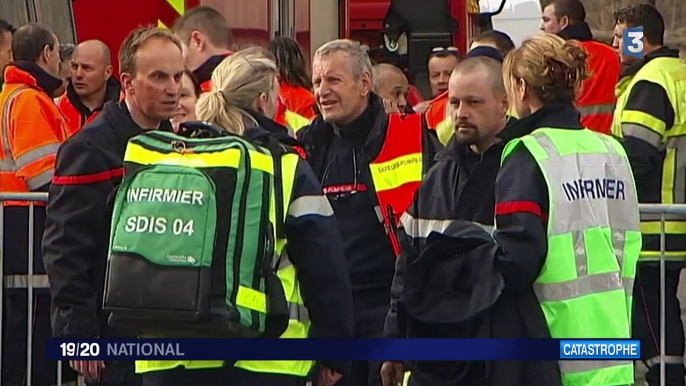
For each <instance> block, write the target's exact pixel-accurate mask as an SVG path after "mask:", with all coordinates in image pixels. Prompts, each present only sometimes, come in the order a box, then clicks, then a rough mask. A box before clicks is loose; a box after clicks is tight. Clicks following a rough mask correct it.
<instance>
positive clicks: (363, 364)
mask: <svg viewBox="0 0 686 386" xmlns="http://www.w3.org/2000/svg"><path fill="white" fill-rule="evenodd" d="M381 364H382V362H377V361H353V362H352V366H351V369H350V375H348V376H346V377H343V378H341V380H340V381H338V382H337V383H336V386H381Z"/></svg>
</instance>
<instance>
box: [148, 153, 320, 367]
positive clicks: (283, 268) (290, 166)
mask: <svg viewBox="0 0 686 386" xmlns="http://www.w3.org/2000/svg"><path fill="white" fill-rule="evenodd" d="M250 155H251V157H252V156H254V155H255V153H253V152H251V153H250ZM299 158H300V156H299V155H297V154H290V153H289V154H286V155H284V156H283V159H282V162H281V165H282V182H283V194H284V195H283V197H281V198H279V199H283V200H284V208H286V209H287V208H288V207H289V204H291V203H290V199H291V195H292V191H293V184H294V180H295V172H296V168H297V164H298V160H299ZM274 194H275V192H274V190H272V197H271V201H272V205H270V212H269V218H270V221H272V223H274V222H275V219H276V212H275V205H274V204H275V200H276V197H275V196H274ZM322 200H325V198H324V197H323V196H322ZM284 216H286V213H284ZM286 245H287V241H286V240H283V239H277V240H276V248H275V249H276V254H277V255H278V254H284V256H283V257H282V263H281V265H280V266H279V269H278V271H277V276H278V278H279V279H280V280H281V284H282V285H283V288H284V293H285V295H286V300H287V302H288V306H289V312H290V321H289V323H288V328H287V329H286V331H284V333H283V334H282V335H281V337H282V338H302V339H304V338H307V336H308V333H309V329H310V324H311V323H310V318H309V312H308V311H307V307H306V306H305V304H304V302H303V300H302V298H301V296H300V284H299V283H298V279H297V273H296V271H295V267H294V266H293V264H292V263H290V260H288V256H287V255H286V254H285V253H286ZM286 260H288V262H286ZM223 365H224V362H223V361H136V372H137V373H145V372H149V371H159V370H170V369H173V368H175V367H178V366H183V367H185V368H187V369H202V368H218V367H222V366H223ZM313 365H314V362H313V361H237V362H236V363H235V364H234V366H236V367H240V368H243V369H245V370H249V371H254V372H262V373H273V374H288V375H294V376H303V377H304V376H306V375H307V374H308V373H309V372H310V370H311V369H312V366H313Z"/></svg>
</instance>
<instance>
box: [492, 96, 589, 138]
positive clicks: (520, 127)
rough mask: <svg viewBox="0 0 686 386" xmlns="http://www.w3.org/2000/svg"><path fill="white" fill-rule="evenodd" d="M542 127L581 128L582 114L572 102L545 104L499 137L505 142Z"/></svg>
mask: <svg viewBox="0 0 686 386" xmlns="http://www.w3.org/2000/svg"><path fill="white" fill-rule="evenodd" d="M541 127H552V128H556V129H572V130H581V129H583V128H584V127H583V125H581V114H580V113H579V111H578V110H577V109H576V108H575V107H574V105H572V104H571V103H554V104H550V105H547V106H543V107H542V108H541V109H539V110H538V111H536V112H535V113H533V114H531V115H529V116H528V117H524V118H520V119H518V120H517V121H516V122H513V123H512V125H511V126H510V127H509V128H507V129H506V130H503V131H502V132H501V133H500V134H499V135H498V137H499V138H500V139H502V140H503V142H509V141H511V140H513V139H515V138H521V137H523V136H525V135H528V134H531V133H532V132H533V131H534V130H536V129H538V128H541Z"/></svg>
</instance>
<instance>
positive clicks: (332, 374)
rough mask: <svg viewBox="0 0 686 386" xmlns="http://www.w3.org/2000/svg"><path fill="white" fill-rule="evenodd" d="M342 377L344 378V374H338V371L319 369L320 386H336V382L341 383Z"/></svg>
mask: <svg viewBox="0 0 686 386" xmlns="http://www.w3.org/2000/svg"><path fill="white" fill-rule="evenodd" d="M341 377H343V374H341V373H337V372H336V371H334V370H331V369H328V368H326V367H322V368H320V369H319V380H318V382H317V384H318V385H319V386H322V385H324V386H332V385H334V384H336V382H338V381H340V380H341Z"/></svg>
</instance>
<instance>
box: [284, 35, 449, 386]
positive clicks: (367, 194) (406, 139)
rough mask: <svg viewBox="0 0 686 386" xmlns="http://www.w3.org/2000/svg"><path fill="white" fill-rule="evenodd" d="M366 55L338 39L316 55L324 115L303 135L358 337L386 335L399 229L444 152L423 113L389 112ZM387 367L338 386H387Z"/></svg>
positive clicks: (369, 368)
mask: <svg viewBox="0 0 686 386" xmlns="http://www.w3.org/2000/svg"><path fill="white" fill-rule="evenodd" d="M372 73H373V70H372V64H371V61H370V59H369V56H368V55H367V53H366V52H365V51H364V50H363V49H362V48H361V47H360V45H359V44H357V43H355V42H352V41H350V40H334V41H332V42H329V43H326V44H324V45H323V46H321V47H320V48H319V49H318V50H317V52H316V53H315V54H314V62H313V65H312V83H313V85H314V96H315V101H316V103H317V106H318V108H319V110H320V112H321V116H319V117H316V118H315V119H314V120H313V121H312V123H311V124H310V125H309V126H308V127H305V128H303V129H301V130H299V131H298V132H297V135H298V137H299V138H300V139H301V141H302V142H303V143H304V144H305V146H306V148H307V150H308V152H309V157H308V160H309V161H310V163H311V164H312V167H313V169H314V171H315V173H317V175H318V176H319V181H320V182H321V184H322V187H323V188H324V192H325V193H326V195H327V197H328V198H329V200H330V202H331V206H332V207H333V209H334V213H335V215H336V219H337V221H338V227H339V229H340V231H341V236H342V238H343V242H344V247H345V255H346V258H347V260H348V267H349V272H350V279H351V283H352V287H353V302H354V306H355V337H356V338H371V337H380V336H381V335H382V333H383V326H384V319H385V314H386V312H387V310H388V308H389V299H390V289H391V281H392V280H393V272H394V266H395V260H396V257H397V256H398V254H399V250H398V243H397V238H396V226H397V225H398V221H399V218H400V215H401V214H402V213H403V212H404V211H405V209H406V208H407V206H408V205H409V204H410V203H411V201H412V196H413V195H414V191H415V189H416V188H417V187H418V186H419V184H420V183H421V181H422V179H423V177H424V174H425V172H426V171H427V170H428V169H429V167H430V166H431V165H432V163H433V162H432V161H433V158H434V154H435V153H436V151H437V150H438V148H439V147H440V145H438V141H437V139H436V138H435V137H434V136H433V132H430V131H429V130H427V129H426V127H425V125H422V123H423V122H422V116H421V114H408V115H401V114H397V113H396V114H387V113H386V112H385V110H384V105H383V101H382V99H381V98H380V97H379V96H377V95H376V94H375V93H373V91H372V88H373V75H372ZM380 368H381V363H380V362H353V365H352V371H351V374H350V375H349V376H346V377H344V378H342V379H341V381H340V382H338V383H337V384H336V386H380V385H381V380H380V375H379V371H380Z"/></svg>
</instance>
